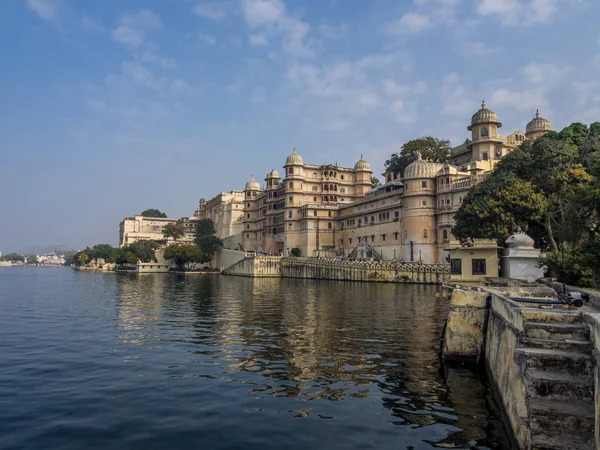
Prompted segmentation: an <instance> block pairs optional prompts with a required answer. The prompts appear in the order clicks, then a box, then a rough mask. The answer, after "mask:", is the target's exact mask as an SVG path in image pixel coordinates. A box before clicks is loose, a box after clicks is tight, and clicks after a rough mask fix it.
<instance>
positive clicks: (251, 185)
mask: <svg viewBox="0 0 600 450" xmlns="http://www.w3.org/2000/svg"><path fill="white" fill-rule="evenodd" d="M244 190H245V191H260V184H259V183H258V181H256V180H255V179H254V175H252V178H251V179H250V181H248V182H247V183H246V187H245V188H244Z"/></svg>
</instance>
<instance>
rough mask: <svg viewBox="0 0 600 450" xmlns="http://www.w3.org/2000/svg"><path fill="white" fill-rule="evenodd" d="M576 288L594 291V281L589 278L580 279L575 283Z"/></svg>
mask: <svg viewBox="0 0 600 450" xmlns="http://www.w3.org/2000/svg"><path fill="white" fill-rule="evenodd" d="M577 286H578V287H580V288H585V289H594V288H595V286H594V280H592V279H591V278H582V279H581V280H579V281H578V282H577Z"/></svg>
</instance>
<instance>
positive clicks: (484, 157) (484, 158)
mask: <svg viewBox="0 0 600 450" xmlns="http://www.w3.org/2000/svg"><path fill="white" fill-rule="evenodd" d="M483 160H484V161H487V160H488V154H487V153H484V154H483Z"/></svg>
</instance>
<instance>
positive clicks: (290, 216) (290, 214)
mask: <svg viewBox="0 0 600 450" xmlns="http://www.w3.org/2000/svg"><path fill="white" fill-rule="evenodd" d="M288 218H290V219H291V218H292V212H291V211H288Z"/></svg>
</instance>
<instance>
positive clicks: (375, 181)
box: [371, 177, 381, 188]
mask: <svg viewBox="0 0 600 450" xmlns="http://www.w3.org/2000/svg"><path fill="white" fill-rule="evenodd" d="M379 186H381V181H380V180H379V178H377V177H371V188H376V187H379Z"/></svg>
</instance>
